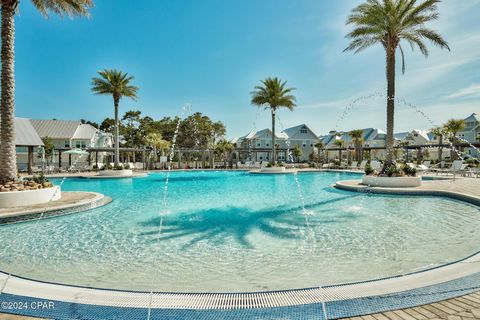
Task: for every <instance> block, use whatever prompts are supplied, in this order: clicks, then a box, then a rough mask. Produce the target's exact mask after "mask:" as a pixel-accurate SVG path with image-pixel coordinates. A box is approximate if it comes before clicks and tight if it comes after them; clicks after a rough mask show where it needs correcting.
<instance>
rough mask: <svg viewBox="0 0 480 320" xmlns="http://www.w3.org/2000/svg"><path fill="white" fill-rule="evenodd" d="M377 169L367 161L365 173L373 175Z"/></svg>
mask: <svg viewBox="0 0 480 320" xmlns="http://www.w3.org/2000/svg"><path fill="white" fill-rule="evenodd" d="M374 171H375V170H373V168H372V166H371V165H370V162H367V164H366V165H365V174H366V175H367V176H369V175H371V174H372V173H373V172H374Z"/></svg>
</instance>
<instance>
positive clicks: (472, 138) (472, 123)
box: [457, 113, 480, 157]
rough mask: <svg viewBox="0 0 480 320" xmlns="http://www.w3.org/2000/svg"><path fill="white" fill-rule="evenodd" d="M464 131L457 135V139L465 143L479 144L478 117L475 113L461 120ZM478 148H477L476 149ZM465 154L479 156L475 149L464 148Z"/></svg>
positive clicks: (479, 122) (479, 128) (479, 124)
mask: <svg viewBox="0 0 480 320" xmlns="http://www.w3.org/2000/svg"><path fill="white" fill-rule="evenodd" d="M463 122H464V123H465V129H464V130H463V131H461V132H459V133H458V134H457V137H458V138H460V139H461V140H464V141H462V142H465V143H467V142H468V143H478V142H480V117H479V116H478V115H477V114H476V113H472V114H471V115H470V116H469V117H467V118H465V119H464V120H463ZM477 148H478V147H477ZM463 151H464V152H465V153H466V154H468V155H471V156H474V157H478V156H480V154H479V153H478V151H477V150H476V149H475V148H465V149H464V150H463Z"/></svg>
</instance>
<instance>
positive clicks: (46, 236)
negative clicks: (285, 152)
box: [0, 171, 480, 292]
mask: <svg viewBox="0 0 480 320" xmlns="http://www.w3.org/2000/svg"><path fill="white" fill-rule="evenodd" d="M354 178H358V176H356V175H352V174H347V173H342V174H339V173H311V174H307V173H304V174H299V175H298V179H299V184H300V186H301V188H302V193H303V196H304V203H305V209H306V210H305V211H304V210H303V209H302V201H301V200H300V196H299V192H298V189H297V185H296V183H295V180H294V176H293V175H250V174H248V173H246V172H223V171H218V172H173V173H172V174H171V176H170V184H169V190H168V205H167V207H168V209H167V210H164V207H163V202H162V196H163V188H164V185H165V173H154V174H151V175H149V176H148V177H146V178H136V179H122V180H114V179H112V180H84V179H67V180H65V182H64V184H63V186H62V188H63V190H64V191H69V190H85V191H97V192H100V193H103V194H105V195H107V196H110V197H112V198H113V202H112V203H111V204H109V205H107V206H105V207H101V208H97V209H94V210H90V211H87V212H83V213H78V214H74V215H69V216H64V217H57V218H52V219H45V220H40V221H36V222H35V221H34V222H27V223H20V224H13V225H2V226H0V243H1V246H0V270H3V271H7V272H11V273H14V274H17V275H22V276H26V277H30V278H34V279H39V280H46V281H53V282H61V283H67V284H75V285H83V286H94V287H104V288H115V289H131V290H146V291H148V290H151V289H154V290H156V291H188V292H222V291H223V292H226V291H236V292H244V291H258V290H278V289H292V288H301V287H312V286H319V285H327V284H334V283H342V282H350V281H358V280H366V279H372V278H378V277H384V276H389V275H397V274H401V273H406V272H411V271H416V270H421V269H424V268H428V267H432V266H435V265H439V264H443V263H446V262H449V261H453V260H456V259H460V258H463V257H465V256H467V255H470V254H472V253H474V252H476V251H478V250H479V248H480V233H479V232H478V229H479V227H480V219H479V218H480V210H479V208H478V207H476V206H473V205H469V204H466V203H462V202H458V201H453V200H449V199H445V198H434V197H412V196H380V195H368V194H360V193H351V192H346V191H340V190H336V189H334V188H332V187H331V186H330V185H331V184H332V183H334V182H335V181H337V180H347V179H354ZM55 183H57V184H58V183H60V180H56V181H55ZM160 215H163V229H162V232H161V234H160V237H159V238H158V232H157V231H158V225H159V217H160Z"/></svg>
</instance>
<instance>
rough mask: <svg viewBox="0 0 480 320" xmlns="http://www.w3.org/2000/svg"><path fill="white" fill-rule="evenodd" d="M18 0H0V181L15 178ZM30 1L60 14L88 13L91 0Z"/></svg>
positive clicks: (47, 11) (77, 14) (44, 12)
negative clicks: (16, 15) (0, 17)
mask: <svg viewBox="0 0 480 320" xmlns="http://www.w3.org/2000/svg"><path fill="white" fill-rule="evenodd" d="M19 3H20V0H0V10H1V11H2V26H1V30H2V49H1V58H2V71H1V86H2V89H1V98H0V100H1V102H0V103H1V108H0V117H1V123H0V140H1V144H0V163H1V164H2V165H1V166H0V181H4V182H5V181H10V180H15V179H16V178H17V157H16V151H15V125H14V119H15V71H14V69H15V68H14V65H15V48H14V43H15V12H16V11H17V8H18V5H19ZM32 3H33V5H34V6H35V7H36V8H37V9H38V10H39V11H40V12H41V13H42V14H43V15H44V16H48V14H49V13H50V12H53V13H56V14H59V15H61V16H63V15H68V16H82V15H88V9H89V8H90V7H91V6H92V5H93V2H92V0H32Z"/></svg>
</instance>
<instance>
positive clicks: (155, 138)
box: [145, 132, 170, 161]
mask: <svg viewBox="0 0 480 320" xmlns="http://www.w3.org/2000/svg"><path fill="white" fill-rule="evenodd" d="M145 142H146V144H147V145H149V146H150V147H152V148H153V154H154V155H155V159H154V161H157V157H158V151H159V150H160V151H161V153H162V156H163V155H164V152H165V149H168V148H170V142H168V141H167V140H164V139H163V138H162V135H161V134H160V133H158V132H149V133H148V134H147V136H146V137H145Z"/></svg>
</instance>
